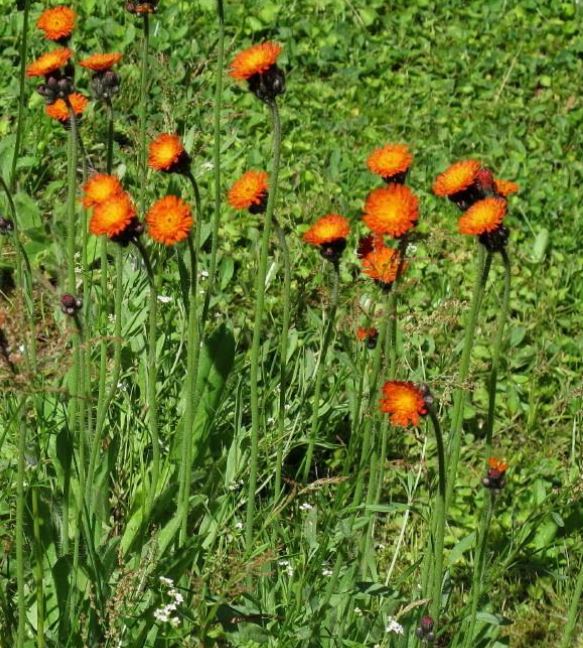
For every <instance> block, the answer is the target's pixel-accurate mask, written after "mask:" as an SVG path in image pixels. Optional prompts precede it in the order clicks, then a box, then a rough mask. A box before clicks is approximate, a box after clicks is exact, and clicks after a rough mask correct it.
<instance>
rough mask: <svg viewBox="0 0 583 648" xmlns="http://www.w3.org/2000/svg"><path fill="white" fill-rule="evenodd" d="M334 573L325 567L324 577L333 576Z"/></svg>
mask: <svg viewBox="0 0 583 648" xmlns="http://www.w3.org/2000/svg"><path fill="white" fill-rule="evenodd" d="M333 573H334V572H333V571H332V570H331V569H328V568H327V567H324V569H323V570H322V576H332V574H333Z"/></svg>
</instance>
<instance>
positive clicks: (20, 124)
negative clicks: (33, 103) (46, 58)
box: [10, 0, 30, 193]
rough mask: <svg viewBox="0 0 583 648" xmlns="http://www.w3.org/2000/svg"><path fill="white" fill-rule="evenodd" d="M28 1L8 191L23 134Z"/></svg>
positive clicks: (12, 184) (26, 3)
mask: <svg viewBox="0 0 583 648" xmlns="http://www.w3.org/2000/svg"><path fill="white" fill-rule="evenodd" d="M29 9H30V0H25V1H24V9H23V11H22V36H21V38H20V69H19V73H18V86H19V88H18V117H17V118H16V139H15V140H14V152H13V154H12V165H11V168H10V190H11V192H12V193H14V192H15V191H16V167H17V165H18V158H19V157H20V147H21V146H22V134H23V132H24V117H25V115H24V113H25V110H26V83H25V80H26V76H25V75H26V59H27V58H28V14H29Z"/></svg>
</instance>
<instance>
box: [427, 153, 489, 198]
mask: <svg viewBox="0 0 583 648" xmlns="http://www.w3.org/2000/svg"><path fill="white" fill-rule="evenodd" d="M479 170H480V163H479V162H476V160H462V161H461V162H456V163H455V164H452V165H451V166H450V167H449V168H447V169H446V170H445V171H444V172H443V173H441V174H440V175H438V176H437V178H436V179H435V182H434V183H433V193H434V194H435V195H436V196H441V197H442V198H447V197H448V196H451V195H453V194H456V193H458V192H460V191H463V190H464V189H467V188H468V187H469V186H470V185H471V184H472V183H473V182H474V180H475V179H476V176H477V174H478V171H479Z"/></svg>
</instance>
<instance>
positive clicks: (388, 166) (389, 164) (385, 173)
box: [366, 144, 413, 180]
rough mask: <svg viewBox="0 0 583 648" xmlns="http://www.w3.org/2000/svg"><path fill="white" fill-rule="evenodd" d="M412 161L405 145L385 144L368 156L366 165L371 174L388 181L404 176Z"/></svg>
mask: <svg viewBox="0 0 583 648" xmlns="http://www.w3.org/2000/svg"><path fill="white" fill-rule="evenodd" d="M412 161H413V156H412V155H411V152H410V151H409V148H408V147H407V146H406V145H405V144H387V146H383V147H382V148H378V149H376V150H374V151H373V152H372V153H371V154H370V155H369V156H368V160H367V161H366V164H367V166H368V168H369V169H370V170H371V171H372V172H373V173H376V174H377V175H380V176H381V177H383V178H385V180H390V179H391V178H393V177H394V176H398V175H401V174H405V173H406V172H407V171H408V170H409V167H410V166H411V162H412Z"/></svg>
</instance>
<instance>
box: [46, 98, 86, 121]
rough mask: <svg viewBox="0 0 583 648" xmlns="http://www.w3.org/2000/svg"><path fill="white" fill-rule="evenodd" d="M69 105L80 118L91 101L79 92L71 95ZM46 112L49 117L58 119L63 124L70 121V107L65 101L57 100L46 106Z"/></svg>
mask: <svg viewBox="0 0 583 648" xmlns="http://www.w3.org/2000/svg"><path fill="white" fill-rule="evenodd" d="M69 103H70V104H71V108H72V109H73V113H74V114H75V116H76V117H80V116H81V115H82V114H83V113H84V112H85V110H86V108H87V106H88V105H89V99H87V97H84V96H83V95H82V94H79V93H78V92H73V94H70V95H69ZM45 112H46V114H47V115H48V116H49V117H52V118H53V119H58V120H59V121H60V122H62V123H66V122H68V121H69V117H70V115H69V107H68V106H67V102H66V101H65V100H64V99H57V100H56V101H55V102H54V103H52V104H50V105H49V106H46V108H45Z"/></svg>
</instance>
